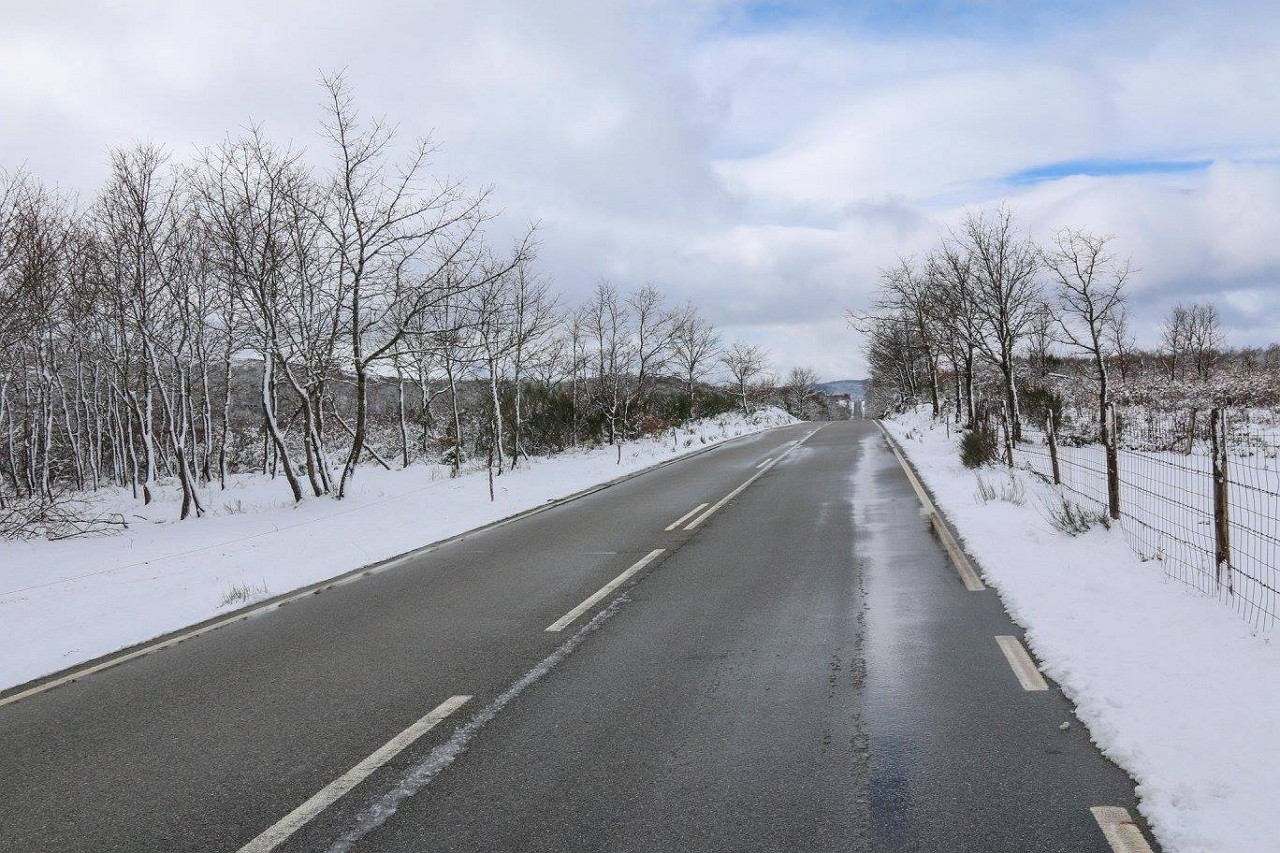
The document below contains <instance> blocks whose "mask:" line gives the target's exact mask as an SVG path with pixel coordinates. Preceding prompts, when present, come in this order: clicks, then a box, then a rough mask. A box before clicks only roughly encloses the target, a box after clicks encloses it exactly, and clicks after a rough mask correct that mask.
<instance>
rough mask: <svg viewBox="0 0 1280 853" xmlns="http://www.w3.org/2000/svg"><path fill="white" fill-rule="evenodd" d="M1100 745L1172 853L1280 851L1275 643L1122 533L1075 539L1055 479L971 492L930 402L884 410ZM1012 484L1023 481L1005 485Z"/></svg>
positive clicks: (972, 482)
mask: <svg viewBox="0 0 1280 853" xmlns="http://www.w3.org/2000/svg"><path fill="white" fill-rule="evenodd" d="M885 425H886V427H887V428H888V430H889V432H890V433H891V434H892V435H893V436H894V437H895V438H897V439H898V441H899V442H900V444H901V445H902V447H903V449H904V450H905V452H906V454H907V456H908V458H910V460H911V461H912V463H913V464H914V465H915V466H916V469H917V471H918V472H919V473H920V476H921V479H922V480H923V481H924V483H925V485H926V486H928V488H929V489H930V491H932V492H933V495H934V498H935V501H936V503H937V505H938V508H939V509H940V510H941V511H942V512H943V513H944V514H945V515H946V516H947V517H948V519H949V520H950V521H951V522H952V524H953V526H954V527H955V529H956V530H957V532H958V533H959V535H960V537H961V539H962V540H963V542H964V545H965V548H966V550H967V551H968V552H969V553H970V554H971V555H973V556H974V557H975V558H977V561H978V563H979V564H980V568H981V570H982V571H983V574H984V577H985V579H986V580H987V582H988V583H990V584H992V585H993V586H995V587H996V588H997V589H998V590H999V592H1000V596H1001V598H1002V599H1003V601H1004V604H1005V607H1006V608H1007V609H1008V610H1009V612H1010V614H1011V615H1012V616H1013V618H1014V619H1015V620H1016V621H1017V622H1018V623H1019V624H1021V625H1022V626H1023V627H1024V628H1026V629H1027V638H1028V641H1029V644H1030V645H1031V647H1032V649H1033V650H1034V651H1035V653H1036V656H1037V657H1038V658H1039V659H1040V660H1041V661H1042V662H1043V667H1042V668H1043V670H1044V672H1045V674H1046V675H1048V676H1050V677H1051V678H1053V679H1054V680H1055V681H1057V682H1058V683H1059V684H1060V685H1061V686H1062V689H1063V691H1064V692H1065V693H1066V694H1067V696H1068V698H1070V699H1071V700H1072V701H1073V702H1074V703H1075V704H1076V713H1077V715H1078V716H1079V717H1080V719H1081V720H1082V721H1084V723H1085V724H1086V725H1087V726H1088V727H1089V731H1090V733H1091V734H1092V736H1093V739H1094V741H1095V742H1096V743H1097V744H1098V745H1099V747H1101V749H1102V750H1103V751H1104V752H1105V753H1106V754H1107V755H1108V756H1110V757H1111V758H1112V759H1113V760H1114V761H1116V762H1117V763H1118V764H1120V765H1121V766H1122V767H1124V768H1125V769H1126V770H1128V771H1129V772H1130V773H1131V774H1132V775H1133V776H1134V778H1135V779H1136V780H1137V781H1138V795H1139V797H1140V798H1141V802H1142V812H1143V814H1144V815H1146V817H1147V819H1148V820H1149V821H1150V823H1151V825H1152V827H1153V828H1154V830H1155V833H1156V835H1157V837H1158V840H1159V841H1160V843H1161V845H1162V846H1163V847H1164V850H1165V851H1166V853H1208V851H1214V853H1219V851H1220V853H1228V852H1229V853H1244V851H1248V853H1268V851H1280V806H1278V805H1277V804H1278V803H1280V643H1277V642H1276V640H1275V639H1270V640H1269V639H1267V638H1265V637H1260V636H1257V635H1255V634H1254V633H1253V632H1252V631H1251V629H1250V628H1249V627H1248V626H1247V625H1246V624H1244V623H1243V622H1242V621H1241V620H1240V619H1239V618H1238V617H1237V616H1236V615H1235V614H1234V613H1233V612H1232V611H1231V609H1230V608H1228V607H1225V606H1223V605H1222V604H1220V603H1219V602H1217V601H1215V600H1213V599H1211V598H1207V597H1205V596H1203V595H1201V594H1199V593H1197V592H1195V591H1193V590H1191V589H1189V588H1187V587H1185V586H1183V585H1182V584H1178V583H1176V582H1172V581H1169V580H1167V579H1166V578H1165V577H1164V573H1163V572H1162V571H1161V568H1160V565H1159V564H1158V563H1143V562H1141V561H1139V560H1138V558H1137V557H1135V556H1134V555H1133V552H1132V551H1131V550H1130V549H1129V546H1128V544H1127V543H1126V542H1125V540H1124V537H1123V534H1122V533H1121V531H1120V530H1118V529H1112V530H1110V531H1107V530H1103V529H1101V528H1095V529H1093V530H1092V531H1090V532H1088V533H1086V534H1084V535H1081V536H1078V537H1074V538H1073V537H1069V536H1067V535H1065V534H1063V533H1060V532H1058V531H1057V530H1056V529H1054V527H1053V526H1052V525H1051V524H1050V522H1049V521H1048V519H1047V515H1046V512H1045V508H1044V507H1045V504H1046V502H1049V501H1053V500H1055V499H1056V498H1055V494H1056V493H1055V490H1054V489H1053V487H1052V486H1049V485H1047V484H1045V483H1043V482H1041V481H1040V480H1038V479H1037V478H1035V477H1034V476H1032V475H1030V474H1028V473H1026V472H1019V473H1015V474H1014V475H1013V476H1015V477H1017V478H1018V479H1019V480H1020V481H1021V483H1022V486H1023V487H1024V491H1025V501H1024V502H1023V503H1022V504H1021V505H1019V504H1017V503H1011V502H1008V501H1003V500H1000V499H999V498H996V499H994V500H990V501H988V502H985V503H984V502H983V501H982V500H981V499H979V497H978V496H977V494H976V492H977V488H978V476H981V477H982V478H983V479H984V480H985V481H986V482H987V483H989V484H991V485H992V486H995V487H996V490H997V491H999V490H1000V487H1001V486H1002V485H1003V484H1005V483H1008V478H1009V476H1010V475H1009V473H1008V472H1007V471H1004V470H1001V469H985V470H983V471H980V472H977V473H975V472H974V471H970V470H967V469H965V468H964V467H963V466H962V465H961V464H960V461H959V453H958V451H957V449H956V443H957V440H958V438H957V436H956V434H955V433H954V432H953V433H952V436H951V437H950V438H948V436H947V433H946V428H945V426H944V425H942V424H940V423H936V422H934V421H932V420H931V419H930V418H929V417H928V414H927V413H926V412H916V413H911V414H908V415H906V416H903V417H901V418H897V419H894V420H890V421H886V422H885ZM1008 492H1009V493H1010V494H1016V493H1017V490H1014V489H1010V490H1008Z"/></svg>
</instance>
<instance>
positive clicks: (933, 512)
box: [877, 422, 987, 592]
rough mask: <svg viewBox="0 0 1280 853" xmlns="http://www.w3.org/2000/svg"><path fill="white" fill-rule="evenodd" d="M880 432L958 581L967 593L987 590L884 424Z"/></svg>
mask: <svg viewBox="0 0 1280 853" xmlns="http://www.w3.org/2000/svg"><path fill="white" fill-rule="evenodd" d="M877 423H878V422H877ZM880 431H881V432H883V433H884V437H885V440H886V441H888V442H889V449H890V450H892V451H893V455H894V456H895V457H897V459H898V464H899V465H901V466H902V470H903V472H904V473H905V474H906V475H907V481H908V482H910V483H911V488H912V489H914V490H915V493H916V497H917V498H919V499H920V503H921V504H922V505H923V506H924V509H925V512H927V513H928V515H929V523H930V524H932V525H933V529H934V530H935V531H936V532H937V534H938V538H939V539H941V540H942V547H943V548H944V549H946V552H947V556H948V557H950V558H951V564H952V565H954V566H955V567H956V572H958V573H959V575H960V580H961V581H962V582H963V583H964V588H965V589H967V590H969V592H982V591H983V590H984V589H986V588H987V586H986V584H984V583H983V582H982V578H980V577H978V573H977V572H975V571H974V570H973V566H972V565H971V564H970V563H969V558H968V557H967V556H965V553H964V549H963V548H961V547H960V543H959V542H957V541H956V538H955V537H954V536H952V535H951V528H950V527H948V526H947V523H946V522H945V521H943V519H942V515H941V514H940V513H939V512H938V508H937V507H936V506H934V505H933V500H932V499H931V498H930V497H929V493H928V492H926V491H925V488H924V485H923V484H922V483H921V482H920V479H919V478H918V477H916V472H915V470H914V469H912V467H911V465H910V464H909V463H908V462H907V460H906V457H904V456H903V455H902V452H901V451H900V450H898V443H897V442H896V441H894V440H893V436H891V435H889V431H888V430H887V429H885V428H884V424H880Z"/></svg>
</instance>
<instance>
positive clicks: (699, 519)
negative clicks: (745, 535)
mask: <svg viewBox="0 0 1280 853" xmlns="http://www.w3.org/2000/svg"><path fill="white" fill-rule="evenodd" d="M818 429H822V427H818ZM818 429H815V430H813V431H812V432H810V433H809V434H808V435H806V436H805V437H804V438H802V439H800V440H799V441H796V442H795V443H794V444H792V445H791V446H790V447H788V448H787V449H786V450H784V451H783V452H782V453H779V454H778V456H777V457H776V458H775V459H773V461H771V462H769V463H768V464H767V465H765V466H764V467H763V468H761V469H760V470H759V471H757V472H756V473H755V474H752V475H751V477H749V478H748V479H747V481H746V482H745V483H743V484H742V485H740V486H738V488H736V489H734V490H733V491H732V492H730V493H729V494H727V495H725V496H724V497H722V498H721V499H720V500H718V501H716V502H715V503H714V504H712V506H711V509H709V510H707V511H706V512H704V513H703V514H702V515H700V516H698V517H697V518H695V519H694V520H693V521H691V522H689V523H688V524H686V525H685V527H684V529H685V530H693V529H694V528H696V527H697V526H698V525H699V524H701V523H702V522H704V521H706V520H707V519H708V518H710V517H711V516H712V515H713V514H714V513H715V512H716V510H718V509H720V507H722V506H724V505H725V504H727V503H728V502H729V501H731V500H733V499H734V498H736V497H737V496H738V495H740V494H742V490H743V489H745V488H746V487H747V486H750V485H751V484H752V483H754V482H755V481H756V480H759V479H760V478H761V477H763V476H764V475H765V474H767V473H768V472H769V469H770V468H772V467H773V466H774V465H777V464H778V463H779V462H781V461H782V460H783V459H784V458H786V456H787V454H788V453H790V452H791V451H793V450H795V449H796V448H797V447H799V446H800V445H802V444H804V443H805V442H806V441H808V440H809V439H811V438H813V436H814V435H815V434H816V433H817V432H818Z"/></svg>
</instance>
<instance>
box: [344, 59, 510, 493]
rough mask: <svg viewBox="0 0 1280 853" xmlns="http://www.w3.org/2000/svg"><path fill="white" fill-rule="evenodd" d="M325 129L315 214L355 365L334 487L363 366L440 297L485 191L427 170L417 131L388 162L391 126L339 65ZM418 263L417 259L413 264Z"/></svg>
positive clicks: (472, 234)
mask: <svg viewBox="0 0 1280 853" xmlns="http://www.w3.org/2000/svg"><path fill="white" fill-rule="evenodd" d="M324 87H325V91H326V94H327V96H328V107H327V109H328V115H329V117H328V120H327V121H326V122H325V124H324V135H325V138H326V139H327V140H328V142H329V143H330V146H331V149H332V152H333V156H334V161H335V169H334V171H333V174H332V176H331V178H330V182H329V192H328V194H327V198H326V200H325V205H324V207H323V208H322V211H321V216H320V219H321V221H322V222H323V223H324V228H325V231H326V232H327V234H328V237H329V240H330V242H331V246H332V251H333V263H334V266H335V268H336V274H337V275H338V277H339V278H340V280H341V285H340V287H341V289H342V290H343V292H344V293H346V294H347V317H346V324H347V332H348V344H349V348H350V357H351V364H352V370H353V372H354V374H355V396H356V400H355V425H354V427H353V433H354V434H353V436H352V441H351V451H350V453H349V454H348V455H347V460H346V463H345V465H344V466H343V470H342V478H341V480H340V481H339V484H338V497H342V496H343V495H344V494H345V490H346V485H347V482H348V481H349V480H350V478H351V476H352V475H353V474H354V473H355V470H356V466H357V464H358V463H359V461H360V455H361V453H362V452H363V451H364V449H365V443H366V441H367V437H368V408H369V407H368V383H369V372H370V368H371V367H372V366H373V365H374V364H375V363H377V362H378V361H380V360H383V359H385V358H389V357H390V355H391V353H393V352H394V351H395V350H396V348H397V346H398V345H399V343H400V341H401V339H402V337H403V336H404V335H405V333H406V332H407V331H408V329H409V327H410V325H411V324H412V323H414V322H415V321H416V320H417V319H418V317H419V316H420V315H421V313H422V312H423V311H424V310H426V309H427V308H428V307H429V306H430V305H431V304H433V303H434V302H435V301H438V300H439V299H441V298H443V293H442V292H441V291H440V290H439V289H438V288H437V284H438V283H439V280H440V274H441V272H442V270H443V269H445V268H446V267H448V266H449V265H450V264H452V263H454V262H455V261H456V259H457V258H458V257H459V256H461V255H463V254H464V253H466V252H468V251H474V245H475V241H476V240H477V239H478V237H479V230H480V227H481V224H482V223H483V221H484V219H485V215H484V212H483V205H484V201H485V199H486V197H487V195H488V193H487V191H482V192H480V193H477V194H472V195H468V194H467V193H466V192H465V190H464V188H463V186H462V185H461V184H460V183H458V182H454V181H445V182H439V183H435V184H431V183H429V182H428V181H427V180H426V175H425V172H426V168H427V164H428V160H429V158H430V157H431V155H432V154H433V153H434V151H435V146H434V144H433V143H432V142H431V140H430V139H420V140H418V141H417V142H416V143H415V144H414V145H413V146H412V148H411V150H410V152H409V154H408V155H407V156H406V157H405V158H404V159H402V160H401V161H400V162H398V163H396V162H393V160H392V158H391V155H392V143H393V142H394V140H395V131H394V128H393V127H392V126H391V125H389V124H388V123H387V122H386V121H384V120H381V119H375V120H372V121H368V122H364V121H362V120H361V119H360V117H359V114H358V113H357V111H356V106H355V101H354V98H353V96H352V93H351V90H350V88H349V87H348V85H347V82H346V80H345V79H344V77H343V76H342V75H340V74H339V75H335V76H331V77H327V78H325V80H324ZM420 267H422V268H425V269H422V268H420Z"/></svg>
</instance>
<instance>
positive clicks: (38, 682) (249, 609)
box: [0, 425, 787, 708]
mask: <svg viewBox="0 0 1280 853" xmlns="http://www.w3.org/2000/svg"><path fill="white" fill-rule="evenodd" d="M786 426H787V425H783V426H778V427H767V428H766V429H764V430H761V431H760V432H758V433H751V434H749V435H747V436H743V437H742V438H732V439H727V440H725V441H721V442H719V443H717V444H713V445H710V446H708V447H703V448H699V449H698V450H694V451H693V452H691V453H685V454H683V455H681V456H674V457H672V458H670V459H664V460H663V461H661V462H657V463H655V464H653V465H650V466H648V467H645V468H641V469H639V470H636V471H632V472H630V473H627V474H623V475H622V476H621V477H616V478H614V479H613V480H608V481H606V482H604V483H597V484H596V485H594V486H589V487H588V488H585V489H582V490H580V491H577V492H573V493H572V494H568V495H565V496H564V497H560V498H555V499H553V500H549V501H547V502H546V503H544V504H541V505H539V506H535V507H531V508H529V509H526V510H522V511H520V512H517V513H515V514H514V515H510V516H507V517H506V518H503V519H499V520H498V521H493V522H490V523H488V524H482V525H480V526H479V527H475V528H472V529H471V530H464V531H463V532H461V533H458V534H456V535H454V536H449V537H446V538H444V539H441V540H439V541H436V542H432V543H430V544H427V545H423V546H422V547H420V548H414V549H412V550H410V551H405V552H404V553H402V554H396V555H394V556H391V557H388V558H386V559H385V560H379V561H377V562H374V563H370V564H368V565H365V566H358V567H357V568H354V569H351V570H349V571H346V572H342V573H341V574H338V575H335V576H333V577H331V578H326V579H324V580H320V581H316V582H315V583H311V584H308V585H306V586H303V587H299V588H298V589H295V590H291V591H290V592H288V593H284V594H283V595H280V596H278V597H274V598H270V599H267V600H266V601H262V602H258V603H257V604H249V605H246V606H245V607H244V608H242V609H240V610H237V611H234V612H232V613H229V614H227V615H226V616H224V617H222V618H218V617H213V618H212V619H210V620H206V621H205V622H198V623H196V624H195V625H187V626H185V627H183V628H179V629H178V630H177V631H176V632H175V633H172V634H169V635H166V636H165V637H164V638H157V639H152V640H148V641H145V642H143V643H141V644H139V645H138V646H136V647H134V648H132V649H129V650H127V651H126V650H124V649H119V650H117V651H114V652H109V653H107V654H106V655H104V656H102V657H100V658H96V659H94V660H90V661H85V662H84V663H82V664H78V665H75V666H72V667H69V668H67V669H63V670H59V671H57V672H51V673H46V674H44V675H41V676H37V677H36V678H35V679H33V680H32V681H31V682H27V683H29V684H31V686H30V687H27V688H24V689H21V690H18V691H17V692H14V693H9V694H8V695H3V694H4V693H5V690H11V689H14V688H4V689H0V708H2V707H4V706H5V705H9V704H12V703H14V702H21V701H22V700H23V699H29V698H30V697H32V696H37V695H39V694H41V693H44V692H46V691H48V690H53V689H54V688H56V687H61V686H63V685H66V684H74V683H75V682H77V681H79V680H80V679H82V678H85V677H86V676H90V675H93V674H95V673H98V672H102V671H103V670H106V669H111V668H112V667H115V666H119V665H120V664H122V663H128V662H129V661H131V660H136V659H137V658H140V657H144V656H146V655H149V654H151V653H152V652H158V651H163V650H164V649H168V648H171V647H172V646H176V645H178V644H179V643H182V642H185V641H186V640H190V639H194V638H195V637H199V636H202V635H204V634H208V633H210V632H212V631H216V630H218V629H219V628H224V627H226V626H228V625H232V624H235V623H236V622H242V621H244V620H246V619H252V618H254V617H256V616H260V615H263V614H265V613H269V612H272V611H275V610H278V609H280V608H281V607H284V606H285V605H287V604H292V603H293V602H296V601H302V600H303V599H305V598H308V597H309V596H312V595H316V594H317V593H320V592H325V591H327V590H331V589H336V588H337V587H340V586H346V585H347V584H350V583H355V582H356V581H358V580H360V579H361V578H366V577H371V576H373V575H375V574H378V573H380V572H383V571H386V570H388V569H393V568H397V567H399V566H401V565H402V564H404V563H408V562H412V561H413V560H416V559H418V558H420V557H423V556H425V555H427V554H430V553H432V552H434V551H438V550H440V549H441V548H444V547H446V546H449V545H453V544H455V543H457V542H461V541H462V540H464V539H466V538H468V537H471V536H475V535H477V534H480V533H485V532H487V531H490V530H496V529H497V528H499V527H505V526H507V525H509V524H515V523H517V522H520V521H524V520H525V519H527V518H529V517H530V516H534V515H537V514H538V513H541V512H545V511H547V510H549V509H554V508H556V507H560V506H564V505H566V504H569V503H572V502H574V501H578V500H581V499H583V498H586V497H590V496H591V495H594V494H596V493H597V492H602V491H604V490H605V489H609V488H612V487H614V486H616V485H618V484H620V483H624V482H626V481H628V480H634V479H635V478H637V477H640V476H642V475H644V474H648V473H650V472H653V471H657V470H659V469H661V468H667V467H670V466H672V465H677V464H679V463H681V462H685V461H687V460H689V459H693V458H695V457H698V456H703V455H706V454H710V453H714V452H716V451H718V450H723V449H725V448H726V447H728V446H730V445H731V444H734V443H735V442H739V441H742V440H743V439H745V438H758V437H759V436H761V435H763V434H764V433H765V432H769V431H772V430H777V429H785V428H786ZM222 544H233V543H222ZM209 547H214V546H209ZM199 550H206V549H204V548H201V549H199ZM182 553H187V552H182ZM169 556H176V555H169ZM159 559H164V558H159ZM138 565H142V564H141V563H139V564H138ZM124 568H130V566H117V567H115V568H114V569H107V570H103V571H102V572H93V573H92V574H94V575H97V574H105V573H107V572H111V571H117V570H119V569H124ZM64 580H72V578H66V579H64ZM60 582H61V581H59V583H60ZM46 585H48V584H39V586H46ZM22 591H23V590H22V589H11V590H6V591H3V592H0V596H4V595H11V594H14V593H18V592H22Z"/></svg>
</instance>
